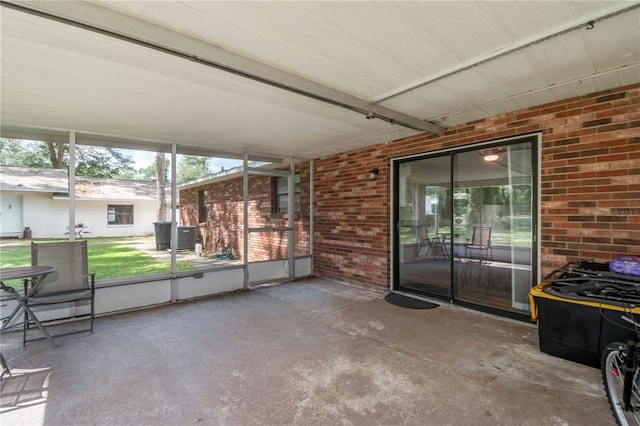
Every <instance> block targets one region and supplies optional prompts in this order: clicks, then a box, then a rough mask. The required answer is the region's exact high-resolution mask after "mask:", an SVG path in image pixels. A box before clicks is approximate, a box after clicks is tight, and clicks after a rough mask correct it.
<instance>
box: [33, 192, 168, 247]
mask: <svg viewBox="0 0 640 426" xmlns="http://www.w3.org/2000/svg"><path fill="white" fill-rule="evenodd" d="M109 204H122V205H131V204H132V205H133V221H134V223H133V225H108V224H107V205H109ZM155 209H156V203H155V201H154V200H137V201H127V200H124V201H110V200H76V213H75V218H76V220H75V221H76V223H83V224H84V225H85V226H87V227H88V229H89V230H90V231H91V233H90V234H84V235H85V236H87V237H128V236H139V235H149V234H153V233H154V225H153V222H155V221H156V213H155ZM23 213H24V222H23V223H24V226H28V227H30V228H31V234H32V237H33V238H64V237H66V236H67V235H65V232H66V230H67V229H66V227H67V225H68V223H69V201H68V200H67V199H53V198H52V196H51V194H46V193H24V194H23Z"/></svg>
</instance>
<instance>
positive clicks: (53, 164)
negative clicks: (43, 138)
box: [0, 138, 133, 178]
mask: <svg viewBox="0 0 640 426" xmlns="http://www.w3.org/2000/svg"><path fill="white" fill-rule="evenodd" d="M0 163H1V164H4V165H6V166H21V167H36V168H53V169H64V168H67V167H69V145H68V144H66V143H62V142H38V141H26V140H19V139H7V138H0ZM132 164H133V160H132V159H131V158H129V157H128V156H126V155H125V154H124V153H122V152H121V151H119V150H117V149H115V148H106V147H99V146H89V145H76V175H78V176H93V177H105V178H111V177H116V176H119V175H121V174H124V173H128V172H131V171H132V170H133V168H132V166H131V165H132Z"/></svg>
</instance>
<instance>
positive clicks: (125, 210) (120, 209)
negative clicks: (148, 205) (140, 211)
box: [107, 204, 133, 225]
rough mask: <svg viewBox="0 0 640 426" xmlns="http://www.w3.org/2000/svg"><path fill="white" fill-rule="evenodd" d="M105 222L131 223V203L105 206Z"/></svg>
mask: <svg viewBox="0 0 640 426" xmlns="http://www.w3.org/2000/svg"><path fill="white" fill-rule="evenodd" d="M107 223H108V224H109V225H133V205H115V204H109V205H108V206H107Z"/></svg>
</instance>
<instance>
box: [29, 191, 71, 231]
mask: <svg viewBox="0 0 640 426" xmlns="http://www.w3.org/2000/svg"><path fill="white" fill-rule="evenodd" d="M22 213H23V218H24V219H23V221H22V222H23V224H24V226H28V227H29V228H31V236H32V237H33V238H60V237H64V236H65V235H64V231H65V228H64V227H65V225H66V224H67V223H69V202H68V201H67V200H53V199H52V198H51V194H47V193H41V192H25V193H23V194H22Z"/></svg>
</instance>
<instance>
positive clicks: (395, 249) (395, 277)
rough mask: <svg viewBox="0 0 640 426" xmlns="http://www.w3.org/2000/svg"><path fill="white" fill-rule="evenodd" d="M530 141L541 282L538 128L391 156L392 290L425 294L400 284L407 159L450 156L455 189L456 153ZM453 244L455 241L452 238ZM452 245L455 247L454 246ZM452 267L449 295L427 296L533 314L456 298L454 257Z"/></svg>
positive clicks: (534, 263) (536, 269)
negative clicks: (403, 166) (402, 195)
mask: <svg viewBox="0 0 640 426" xmlns="http://www.w3.org/2000/svg"><path fill="white" fill-rule="evenodd" d="M526 142H529V143H531V162H532V164H531V166H532V174H531V185H532V191H531V195H532V212H531V214H532V217H531V223H532V229H531V232H532V250H531V256H532V258H531V267H532V271H531V279H532V286H533V285H535V284H536V283H537V282H539V281H540V270H541V267H540V266H541V265H540V237H539V232H540V181H541V179H540V174H541V167H540V165H541V150H540V144H541V142H542V134H541V133H540V132H536V133H530V134H525V135H518V136H514V137H509V138H501V139H494V140H490V141H486V142H482V143H477V144H473V145H467V146H462V147H458V148H447V149H440V150H434V151H428V152H423V153H419V154H414V155H409V156H404V157H398V158H392V159H391V185H390V202H391V206H390V207H391V208H390V221H389V223H390V226H389V232H390V241H391V247H390V253H389V254H390V267H391V270H390V278H391V282H390V290H391V291H399V292H404V293H409V294H415V295H417V296H420V295H422V294H421V292H416V291H410V290H408V289H405V288H403V287H402V286H401V285H400V258H401V257H400V250H401V244H400V203H399V196H400V194H399V189H400V164H403V163H409V162H412V161H418V160H423V159H429V158H435V157H442V156H449V159H450V162H451V167H450V173H451V177H450V181H451V188H452V189H453V184H454V173H455V170H454V157H455V154H460V153H465V152H471V151H478V150H480V149H486V148H492V147H498V146H503V147H504V146H509V145H515V144H521V143H526ZM451 198H452V199H451V201H450V202H451V203H452V202H453V197H451ZM449 211H450V212H451V213H450V214H451V217H450V218H449V219H450V220H451V223H453V214H454V212H453V209H452V208H451V209H449ZM450 244H451V245H452V246H453V241H451V242H450ZM450 249H453V247H450ZM449 262H450V264H449V266H450V269H451V274H450V277H451V280H450V283H449V285H450V292H449V294H450V295H449V296H446V295H439V294H431V293H428V294H424V295H423V296H426V297H429V298H434V299H440V300H446V301H448V302H450V303H455V304H459V305H462V306H468V307H470V308H473V309H476V310H480V311H484V312H490V313H494V314H497V315H500V316H505V317H510V318H515V319H519V320H527V319H528V318H529V315H525V314H520V313H517V312H511V311H506V310H501V309H497V308H494V307H490V306H485V305H480V304H475V303H470V302H465V301H461V300H458V299H457V298H456V294H455V283H454V272H455V271H454V262H453V258H451V259H450V261H449Z"/></svg>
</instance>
